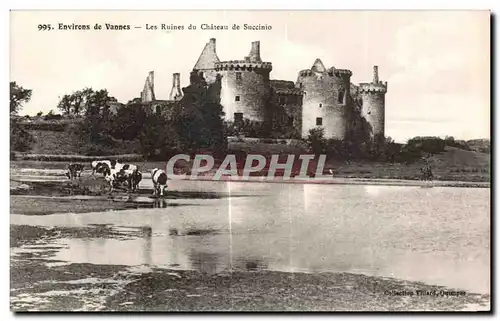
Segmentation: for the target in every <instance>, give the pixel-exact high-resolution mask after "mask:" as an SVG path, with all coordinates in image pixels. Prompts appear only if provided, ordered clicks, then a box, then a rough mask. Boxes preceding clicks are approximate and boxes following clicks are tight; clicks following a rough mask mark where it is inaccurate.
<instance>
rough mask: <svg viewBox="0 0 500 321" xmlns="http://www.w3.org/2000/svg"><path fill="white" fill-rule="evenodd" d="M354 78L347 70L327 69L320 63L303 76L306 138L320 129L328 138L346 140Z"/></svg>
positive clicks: (303, 109)
mask: <svg viewBox="0 0 500 321" xmlns="http://www.w3.org/2000/svg"><path fill="white" fill-rule="evenodd" d="M351 75H352V72H351V71H350V70H347V69H337V68H335V67H331V68H329V69H326V68H325V66H324V65H323V62H322V61H321V60H320V59H316V60H315V61H314V63H313V65H312V67H311V69H306V70H302V71H300V72H299V76H298V78H297V82H296V87H298V88H300V89H301V90H302V91H303V100H302V136H303V137H307V136H308V135H309V130H311V129H313V128H317V127H320V128H323V129H324V134H325V137H327V138H335V139H343V138H344V137H345V135H346V131H347V112H346V109H347V108H349V107H348V102H349V100H348V97H349V95H350V88H351V86H350V84H351Z"/></svg>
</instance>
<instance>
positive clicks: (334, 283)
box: [10, 225, 490, 312]
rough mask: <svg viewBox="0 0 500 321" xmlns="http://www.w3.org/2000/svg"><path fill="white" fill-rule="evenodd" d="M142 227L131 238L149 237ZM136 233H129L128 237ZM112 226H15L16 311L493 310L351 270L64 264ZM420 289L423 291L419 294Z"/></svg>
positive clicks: (451, 293) (469, 298)
mask: <svg viewBox="0 0 500 321" xmlns="http://www.w3.org/2000/svg"><path fill="white" fill-rule="evenodd" d="M147 232H148V231H143V230H140V229H138V230H137V231H135V232H132V233H133V234H140V233H147ZM130 233H131V232H130V231H129V232H127V234H130ZM119 234H120V232H117V231H116V230H113V228H112V227H110V226H105V225H96V226H89V227H85V228H57V229H55V228H40V227H31V226H12V227H11V248H17V249H20V248H21V249H22V251H17V252H14V254H13V255H11V300H10V305H11V309H12V310H14V311H16V312H22V311H417V310H426V311H457V310H464V309H468V308H469V307H470V306H474V309H476V310H477V309H480V310H488V309H489V304H490V296H489V295H479V294H474V293H466V292H465V291H461V290H456V289H455V290H454V289H450V288H445V287H441V286H432V285H428V284H424V283H420V282H406V281H401V280H397V279H392V278H381V277H371V276H365V275H361V274H353V273H313V274H307V273H286V272H274V271H268V270H261V269H259V267H257V266H254V265H247V266H244V267H241V268H240V269H229V270H225V271H223V272H218V273H203V272H199V271H190V270H187V271H181V270H176V269H175V268H153V267H150V266H145V265H143V266H126V265H102V264H101V265H97V264H89V263H73V264H66V262H63V261H57V260H54V253H55V252H56V251H57V248H58V246H61V245H58V243H57V242H56V241H57V239H58V238H60V237H65V236H70V235H71V237H110V236H113V237H126V236H124V235H119ZM417 291H418V292H417Z"/></svg>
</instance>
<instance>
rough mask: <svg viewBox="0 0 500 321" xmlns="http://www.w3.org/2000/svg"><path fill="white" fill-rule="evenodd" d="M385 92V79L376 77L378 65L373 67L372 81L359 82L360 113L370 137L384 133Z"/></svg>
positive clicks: (381, 135) (382, 135)
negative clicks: (368, 128) (367, 126)
mask: <svg viewBox="0 0 500 321" xmlns="http://www.w3.org/2000/svg"><path fill="white" fill-rule="evenodd" d="M386 93H387V81H386V82H383V81H380V80H379V78H378V67H377V66H374V67H373V81H372V82H370V83H360V84H359V94H360V96H361V101H362V107H361V115H362V116H363V117H364V118H365V119H366V121H367V122H368V124H369V125H370V127H371V135H372V137H375V136H379V137H384V135H385V94H386Z"/></svg>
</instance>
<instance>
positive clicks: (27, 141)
mask: <svg viewBox="0 0 500 321" xmlns="http://www.w3.org/2000/svg"><path fill="white" fill-rule="evenodd" d="M33 142H34V139H33V136H32V135H31V134H30V133H29V132H28V131H27V130H26V128H25V127H24V126H23V125H21V124H20V123H19V121H18V120H17V119H15V118H11V119H10V151H11V153H12V152H14V151H18V152H25V151H28V150H30V148H31V144H33Z"/></svg>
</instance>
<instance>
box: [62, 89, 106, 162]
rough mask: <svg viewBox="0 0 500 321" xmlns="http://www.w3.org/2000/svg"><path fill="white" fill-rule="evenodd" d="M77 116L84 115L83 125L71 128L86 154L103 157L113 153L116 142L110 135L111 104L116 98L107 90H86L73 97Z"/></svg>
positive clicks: (73, 105) (74, 110)
mask: <svg viewBox="0 0 500 321" xmlns="http://www.w3.org/2000/svg"><path fill="white" fill-rule="evenodd" d="M70 98H71V101H72V110H73V113H74V114H75V115H80V114H83V115H84V120H83V121H82V122H81V123H78V124H77V125H75V126H73V127H72V128H71V132H72V135H74V136H75V140H78V141H79V142H80V143H81V146H82V152H83V153H86V154H93V155H102V154H108V153H110V152H111V148H112V147H113V145H114V141H113V139H112V137H111V135H110V132H111V130H110V128H111V126H110V123H111V122H110V118H111V115H110V112H109V102H112V101H116V98H114V97H111V96H109V94H108V91H107V90H106V89H102V90H98V91H94V90H92V89H91V88H86V89H84V90H81V91H77V92H75V93H73V94H72V95H71V97H70Z"/></svg>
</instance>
